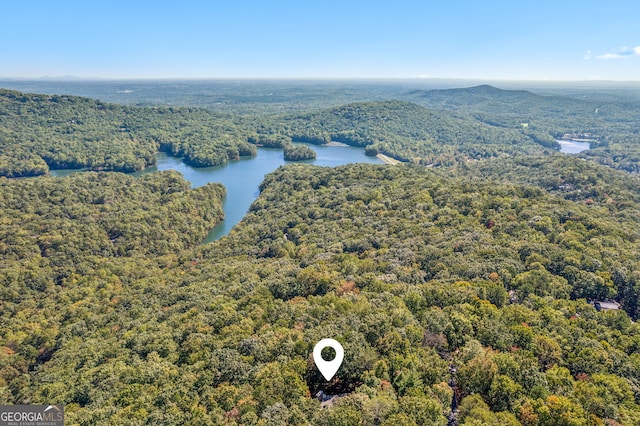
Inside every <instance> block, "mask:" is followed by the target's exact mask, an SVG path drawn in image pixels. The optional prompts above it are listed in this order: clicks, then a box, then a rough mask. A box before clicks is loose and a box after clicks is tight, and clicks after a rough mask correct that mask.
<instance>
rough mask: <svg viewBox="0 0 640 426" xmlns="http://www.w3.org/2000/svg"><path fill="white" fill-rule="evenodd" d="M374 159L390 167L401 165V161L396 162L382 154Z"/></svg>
mask: <svg viewBox="0 0 640 426" xmlns="http://www.w3.org/2000/svg"><path fill="white" fill-rule="evenodd" d="M376 157H378V158H379V159H380V160H382V161H383V162H384V164H389V165H391V166H395V165H398V164H401V163H402V161H399V160H396V159H395V158H391V157H389V156H387V155H384V154H376Z"/></svg>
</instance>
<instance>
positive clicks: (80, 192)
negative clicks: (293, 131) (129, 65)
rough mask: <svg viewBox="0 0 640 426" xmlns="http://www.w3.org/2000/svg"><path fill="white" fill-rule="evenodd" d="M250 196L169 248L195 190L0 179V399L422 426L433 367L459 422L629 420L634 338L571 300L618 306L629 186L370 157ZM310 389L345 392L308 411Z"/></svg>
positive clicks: (288, 179) (133, 413)
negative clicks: (335, 356) (614, 188)
mask: <svg viewBox="0 0 640 426" xmlns="http://www.w3.org/2000/svg"><path fill="white" fill-rule="evenodd" d="M570 161H572V162H574V163H576V164H577V165H578V166H579V165H580V163H581V162H582V161H581V160H570ZM576 167H577V166H576ZM594 167H602V166H594ZM616 173H620V172H616ZM43 179H46V180H43ZM101 180H102V181H105V182H104V183H103V184H102V185H99V184H97V182H100V181H101ZM109 180H114V181H113V182H109ZM116 182H117V183H116ZM168 182H170V183H168ZM123 183H128V186H127V185H124V184H123ZM594 184H595V185H596V186H597V185H599V184H600V183H598V182H595V183H594ZM602 184H606V183H604V182H603V183H602ZM114 186H115V187H117V188H121V189H120V190H119V191H122V192H121V193H117V192H114V189H113V187H114ZM261 190H262V194H261V196H260V197H259V198H258V200H257V201H256V202H255V203H254V205H253V207H252V209H251V212H250V213H249V214H248V216H247V217H246V218H245V220H244V221H243V222H242V224H241V225H240V226H238V227H237V228H236V229H235V230H234V231H232V233H231V234H230V235H229V236H228V237H225V238H223V239H222V240H220V241H219V242H216V243H214V244H208V245H205V246H200V247H195V248H189V247H192V246H193V244H194V242H195V241H197V238H195V237H196V236H197V235H198V232H200V234H199V235H200V236H202V235H203V234H202V224H201V223H203V222H199V221H200V220H205V219H207V220H215V218H210V217H209V218H207V217H204V216H202V214H203V213H202V212H206V211H208V210H209V209H210V208H207V206H206V205H204V204H203V202H204V201H206V200H208V199H211V198H214V199H215V198H219V197H220V195H221V192H220V189H219V188H217V187H215V186H213V187H205V188H203V189H201V190H191V191H188V190H186V188H185V185H184V181H182V180H181V179H180V178H179V177H178V176H176V175H175V174H173V173H164V174H160V175H155V174H154V175H149V176H148V177H144V178H143V179H140V180H135V179H134V178H130V177H126V178H125V177H124V176H122V175H114V174H95V175H94V174H81V175H76V176H74V177H71V178H64V179H52V178H38V179H37V180H4V181H3V191H2V193H3V196H4V197H5V198H4V200H3V203H2V205H3V208H4V211H3V214H2V217H3V218H5V219H3V220H4V221H5V222H9V225H8V226H4V227H3V228H4V229H7V233H6V234H5V236H3V238H2V241H3V247H2V250H3V265H2V266H3V273H2V276H3V277H4V278H3V280H4V282H3V286H2V289H3V297H2V300H3V309H2V323H3V327H2V328H1V329H2V330H3V334H2V336H1V337H0V338H1V341H0V345H2V347H3V348H2V351H1V352H0V354H1V355H0V356H1V357H2V358H0V360H1V364H0V365H2V367H1V368H2V369H1V370H0V371H1V374H2V376H1V377H2V380H3V382H2V386H0V389H2V394H0V395H2V396H1V398H2V399H3V400H4V401H6V402H12V403H19V402H26V401H28V402H31V403H46V401H49V400H51V399H52V398H54V399H56V401H58V402H61V403H64V404H65V405H66V412H67V416H68V419H69V421H70V423H71V424H76V423H78V424H96V423H110V424H137V423H140V424H146V423H148V424H158V423H166V424H176V423H192V424H219V423H227V424H300V423H302V424H304V423H307V422H309V423H312V424H327V425H333V424H446V415H447V414H448V413H449V410H450V404H451V399H452V393H453V391H452V389H451V388H450V387H449V386H448V384H447V383H448V381H449V380H450V375H449V368H450V367H454V368H455V370H454V371H455V378H456V383H457V386H456V387H455V389H456V391H457V392H458V396H459V397H460V398H461V403H460V411H459V420H460V422H461V423H460V424H540V425H552V424H576V425H581V424H584V425H587V424H598V421H603V420H605V419H613V420H615V421H617V422H619V423H620V424H637V423H634V422H636V420H637V419H638V418H640V407H639V406H638V398H639V397H640V382H638V372H639V369H640V357H638V350H639V349H640V329H639V328H638V326H637V324H636V323H633V322H631V321H630V318H629V316H628V315H627V314H625V313H624V312H623V311H618V312H600V313H598V312H596V310H595V309H594V308H593V307H592V306H591V305H589V304H587V303H586V302H585V298H591V297H616V298H617V299H618V300H621V301H622V303H623V306H624V308H625V309H626V310H627V311H628V312H629V313H630V314H631V315H632V316H637V307H638V300H637V294H638V282H639V281H638V276H637V271H638V262H639V261H640V259H639V258H638V255H639V253H638V251H637V239H638V235H637V232H636V231H635V230H636V229H638V227H637V226H636V225H637V220H638V218H637V213H638V205H637V203H636V201H635V200H634V199H633V198H625V195H624V193H621V194H620V196H619V198H618V204H615V205H612V204H611V203H607V202H606V201H603V202H600V201H598V200H594V203H583V202H576V201H571V200H566V199H564V198H563V197H557V196H555V195H552V194H548V193H547V192H546V191H544V190H542V189H538V188H536V187H533V186H523V185H514V184H499V183H490V182H488V181H487V182H480V183H473V182H469V181H467V180H465V179H464V178H451V177H441V176H438V175H436V174H434V173H431V172H427V171H426V170H425V169H423V168H420V167H417V166H415V167H389V166H371V165H353V166H347V167H342V168H339V169H334V170H332V169H326V168H318V167H311V166H287V167H284V168H282V169H280V170H278V171H277V172H275V173H273V174H271V175H269V176H268V178H267V179H266V180H265V183H264V184H263V186H262V188H261ZM211 191H213V194H216V196H214V197H209V196H205V194H206V193H207V192H209V193H210V192H211ZM10 194H15V195H14V196H13V197H11V196H10ZM18 194H20V196H19V197H16V195H18ZM24 194H28V196H24ZM192 194H193V195H192ZM116 196H117V199H118V200H119V201H118V202H119V203H122V204H123V205H126V206H127V207H126V210H124V211H128V215H127V217H121V216H120V215H121V214H122V212H123V209H122V208H116V207H115V206H113V207H111V206H112V204H111V203H113V202H116V201H115V199H116ZM185 197H187V198H185ZM194 197H195V198H194ZM67 198H68V201H66V202H63V200H67ZM167 198H168V199H170V200H171V202H167ZM142 199H144V200H145V202H143V203H140V202H139V200H142ZM187 200H188V201H187ZM194 200H198V201H199V202H198V203H194ZM110 207H111V208H110ZM198 208H202V210H200V211H201V213H198V210H197V209H198ZM60 209H63V210H64V211H66V213H64V214H63V213H62V212H60V211H58V210H60ZM194 209H195V210H194ZM105 210H106V212H105ZM145 211H146V212H147V213H145ZM159 211H162V213H159ZM151 212H153V216H152V217H149V216H147V215H148V214H151ZM156 212H158V213H156ZM71 214H73V215H74V216H71V217H69V218H66V216H69V215H71ZM194 215H195V216H194ZM145 217H148V219H144V218H145ZM155 217H157V218H164V219H163V220H165V221H166V223H167V224H169V225H163V223H162V220H160V221H158V220H157V219H154V218H155ZM7 218H9V219H7ZM28 218H30V219H28ZM127 218H128V220H127ZM198 218H201V219H198ZM101 219H102V220H101ZM65 221H67V222H68V223H69V224H75V226H73V227H72V228H71V229H69V227H68V225H65V224H64V222H65ZM123 222H124V223H123ZM27 223H28V224H29V225H28V226H25V225H24V224H27ZM126 223H131V224H133V223H135V224H140V223H148V225H147V227H141V226H134V227H130V226H126ZM176 223H184V225H181V226H179V225H174V224H176ZM79 224H81V226H80V225H79ZM118 225H119V226H120V228H121V229H120V233H121V234H119V235H118V236H117V237H116V238H115V240H114V241H111V239H113V238H114V237H115V234H113V233H112V234H111V237H110V236H109V235H110V234H109V232H112V231H111V228H112V227H113V226H118ZM16 228H20V229H19V230H18V231H16ZM198 229H199V230H200V231H196V230H198ZM65 230H66V233H65ZM158 232H164V233H166V235H155V234H156V233H158ZM67 234H71V235H72V236H74V237H75V238H77V239H76V240H74V239H71V238H69V237H70V236H71V235H67ZM192 234H193V235H192ZM152 236H153V237H152ZM120 239H121V240H122V243H121V244H119V240H120ZM172 241H175V242H174V243H172V244H173V245H168V246H167V244H168V243H169V242H172ZM88 243H91V245H88ZM154 244H156V245H154ZM157 244H162V245H159V246H158V245H157ZM119 246H120V247H125V248H126V249H123V250H122V251H119V250H118V249H117V248H118V247H119ZM510 291H511V292H512V293H511V294H509V292H510ZM326 336H332V337H334V338H336V339H338V340H339V341H341V342H342V344H343V346H344V347H345V352H346V353H347V356H346V358H345V362H344V365H343V366H342V368H341V370H340V371H339V373H338V375H337V378H336V379H334V381H332V382H331V383H329V384H328V385H325V384H324V381H323V380H322V379H321V377H320V376H319V374H318V373H317V371H316V370H315V368H314V366H313V363H312V360H311V359H310V356H309V354H310V351H311V349H312V348H313V345H314V343H315V342H316V341H317V340H319V339H320V338H322V337H326ZM320 389H324V390H325V391H326V392H327V393H346V394H348V396H344V397H342V398H339V399H338V400H337V402H335V404H334V405H333V406H332V407H330V408H326V409H321V408H320V403H319V402H318V401H317V400H316V399H314V398H310V395H313V394H315V393H316V392H317V391H318V390H320ZM558 419H562V422H560V423H559V420H558ZM598 419H600V420H598ZM474 422H476V423H474ZM594 422H595V423H594Z"/></svg>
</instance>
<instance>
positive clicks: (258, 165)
mask: <svg viewBox="0 0 640 426" xmlns="http://www.w3.org/2000/svg"><path fill="white" fill-rule="evenodd" d="M308 146H309V147H311V148H312V149H313V150H314V151H316V153H317V154H318V155H317V158H316V159H315V160H308V161H298V162H297V163H306V164H314V165H317V166H330V167H335V166H341V165H344V164H350V163H374V164H382V161H380V160H379V159H378V158H376V157H367V156H366V155H364V149H362V148H355V147H349V146H317V145H308ZM156 160H157V164H156V165H155V166H152V167H149V168H147V169H145V170H143V171H142V172H138V173H137V174H136V175H140V174H144V173H151V172H155V171H158V170H160V171H162V170H177V171H179V172H180V173H182V175H183V176H184V178H185V179H187V180H188V181H189V182H191V185H192V187H194V188H197V187H199V186H203V185H206V184H207V183H209V182H218V183H221V184H223V185H224V186H225V188H226V189H227V196H226V197H225V199H224V203H223V209H224V214H225V218H224V220H223V221H222V222H220V223H219V224H218V225H217V226H216V227H215V228H213V229H212V230H211V232H209V235H207V238H206V239H205V241H204V242H211V241H215V240H217V239H219V238H221V237H223V236H225V235H227V234H228V233H229V231H231V228H233V227H234V226H235V225H236V224H237V223H238V222H240V220H242V218H243V217H244V215H245V214H246V213H247V211H248V210H249V207H250V206H251V203H253V201H254V200H255V199H256V198H257V197H258V194H259V189H258V187H259V186H260V183H261V182H262V181H263V180H264V177H265V175H266V174H267V173H270V172H272V171H274V170H275V169H277V168H278V167H280V166H282V165H283V164H287V163H290V162H289V161H285V160H284V154H283V151H282V150H281V149H270V148H258V155H256V156H255V157H250V158H247V159H243V160H237V161H231V162H229V163H228V164H226V165H224V166H218V167H205V168H195V167H191V166H188V165H186V164H185V163H183V162H182V160H181V159H179V158H175V157H170V156H168V155H166V154H164V153H159V154H157V156H156ZM65 172H68V171H65ZM52 174H53V173H52Z"/></svg>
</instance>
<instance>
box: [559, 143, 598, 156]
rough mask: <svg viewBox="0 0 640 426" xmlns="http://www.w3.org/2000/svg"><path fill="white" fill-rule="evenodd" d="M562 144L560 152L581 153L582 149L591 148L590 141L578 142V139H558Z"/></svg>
mask: <svg viewBox="0 0 640 426" xmlns="http://www.w3.org/2000/svg"><path fill="white" fill-rule="evenodd" d="M557 142H558V143H559V144H560V152H564V153H565V154H579V153H581V152H582V151H586V150H588V149H589V148H591V143H589V142H576V141H557Z"/></svg>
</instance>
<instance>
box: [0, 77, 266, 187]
mask: <svg viewBox="0 0 640 426" xmlns="http://www.w3.org/2000/svg"><path fill="white" fill-rule="evenodd" d="M242 127H243V126H242V125H240V124H238V123H236V122H234V120H233V119H231V118H230V117H228V116H223V115H218V114H213V113H211V112H210V111H206V110H198V109H194V108H172V107H169V108H166V107H154V108H136V107H124V106H119V105H114V104H106V103H103V102H100V101H95V100H91V99H86V98H78V97H73V96H56V95H51V96H49V95H30V94H24V93H19V92H13V91H8V90H3V89H0V176H8V177H20V176H35V175H42V174H46V173H47V171H48V170H49V168H52V169H79V168H87V169H91V170H115V171H123V172H133V171H138V170H141V169H143V168H144V167H146V166H148V165H151V164H153V163H154V161H155V159H154V156H153V154H154V153H155V152H157V151H158V150H160V151H164V152H167V153H169V154H171V155H174V156H179V157H183V158H184V160H185V162H186V163H188V164H190V165H193V166H196V167H202V166H214V165H220V164H225V163H226V162H227V160H229V159H238V158H240V157H241V156H248V155H255V153H256V149H255V147H254V146H253V145H251V144H249V143H247V132H246V130H243V129H242Z"/></svg>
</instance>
